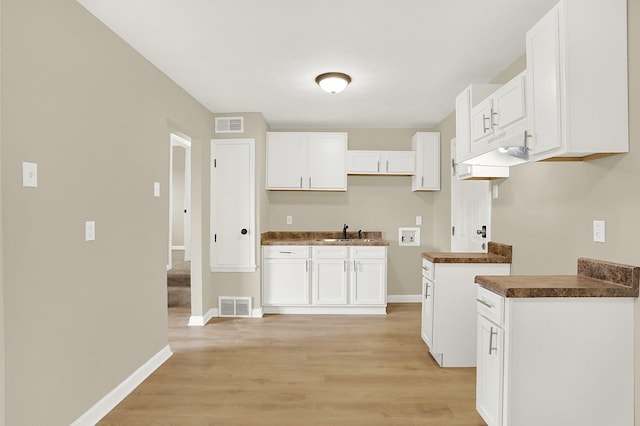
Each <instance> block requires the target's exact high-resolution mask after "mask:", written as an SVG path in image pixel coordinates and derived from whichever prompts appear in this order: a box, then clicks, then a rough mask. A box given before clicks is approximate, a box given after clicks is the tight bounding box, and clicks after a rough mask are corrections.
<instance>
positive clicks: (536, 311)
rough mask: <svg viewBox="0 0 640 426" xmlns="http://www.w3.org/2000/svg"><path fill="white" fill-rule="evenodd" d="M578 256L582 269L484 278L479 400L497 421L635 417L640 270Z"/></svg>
mask: <svg viewBox="0 0 640 426" xmlns="http://www.w3.org/2000/svg"><path fill="white" fill-rule="evenodd" d="M577 263H578V266H577V274H576V275H537V276H535V275H534V276H528V275H512V276H478V277H476V283H477V284H478V285H479V287H478V289H477V291H478V293H477V315H478V342H477V348H478V349H477V350H478V353H477V356H478V367H477V379H476V408H477V410H478V412H479V413H480V415H481V416H482V417H483V418H484V420H485V421H486V422H487V424H488V425H489V426H494V425H518V426H534V425H542V424H544V425H549V426H553V425H558V426H560V425H569V424H572V425H573V424H576V425H577V424H579V425H593V426H596V425H605V424H607V425H631V424H633V421H634V419H633V416H634V410H633V406H634V384H633V374H634V298H636V297H638V285H639V282H640V268H638V267H635V266H628V265H620V264H616V263H611V262H604V261H599V260H593V259H584V258H581V259H578V262H577ZM559 402H561V403H559Z"/></svg>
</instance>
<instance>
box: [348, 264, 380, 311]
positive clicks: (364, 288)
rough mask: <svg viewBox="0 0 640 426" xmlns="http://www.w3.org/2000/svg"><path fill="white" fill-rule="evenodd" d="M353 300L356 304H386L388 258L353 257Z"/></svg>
mask: <svg viewBox="0 0 640 426" xmlns="http://www.w3.org/2000/svg"><path fill="white" fill-rule="evenodd" d="M351 263H352V271H351V300H350V303H351V304H354V305H385V304H386V303H387V302H386V301H387V261H386V259H384V260H382V259H352V260H351Z"/></svg>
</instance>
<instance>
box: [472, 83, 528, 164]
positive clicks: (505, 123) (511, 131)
mask: <svg viewBox="0 0 640 426" xmlns="http://www.w3.org/2000/svg"><path fill="white" fill-rule="evenodd" d="M525 74H526V72H525V71H523V72H522V73H520V74H519V75H517V76H516V77H515V78H513V79H512V80H511V81H509V82H508V83H507V84H505V85H504V86H502V87H500V88H499V89H498V90H496V91H495V92H494V93H492V94H491V95H490V96H489V97H487V98H486V99H485V100H483V101H482V102H480V103H479V104H478V105H476V106H475V107H473V108H472V109H471V153H470V155H469V157H471V158H473V157H476V156H478V155H481V154H485V153H487V152H490V151H494V150H496V149H498V148H500V147H501V146H505V145H507V146H509V145H510V146H522V147H523V149H524V139H525V137H526V134H525V131H526V130H527V106H526V96H525V94H526V85H525V80H526V78H525ZM514 138H517V139H518V140H512V139H514ZM523 152H524V151H523ZM496 157H497V156H496ZM495 160H496V161H498V159H497V158H496V159H495ZM472 163H473V162H472ZM490 163H491V160H490V159H485V161H484V162H480V164H485V165H491V166H495V165H500V164H506V165H510V164H509V162H503V161H498V162H495V163H493V164H490Z"/></svg>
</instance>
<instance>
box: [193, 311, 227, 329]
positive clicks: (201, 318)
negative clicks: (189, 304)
mask: <svg viewBox="0 0 640 426" xmlns="http://www.w3.org/2000/svg"><path fill="white" fill-rule="evenodd" d="M219 315H220V313H219V312H218V308H211V309H209V311H208V312H207V313H206V314H204V315H191V317H189V325H191V326H199V327H201V326H203V325H205V324H206V323H208V322H209V320H210V319H211V318H213V317H217V316H219Z"/></svg>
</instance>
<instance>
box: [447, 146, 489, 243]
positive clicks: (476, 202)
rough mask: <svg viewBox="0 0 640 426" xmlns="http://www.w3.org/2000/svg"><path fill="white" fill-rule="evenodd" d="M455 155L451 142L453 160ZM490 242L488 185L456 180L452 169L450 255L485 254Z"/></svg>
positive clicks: (480, 182) (486, 182)
mask: <svg viewBox="0 0 640 426" xmlns="http://www.w3.org/2000/svg"><path fill="white" fill-rule="evenodd" d="M455 153H456V144H455V139H453V140H452V141H451V156H452V158H455ZM483 227H484V228H483ZM483 229H484V233H483ZM478 231H480V233H478ZM490 238H491V181H485V180H459V179H458V177H457V176H456V175H455V169H454V168H453V167H451V251H452V252H486V251H487V243H488V242H489V240H490Z"/></svg>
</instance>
